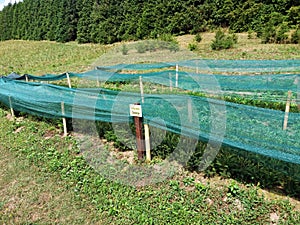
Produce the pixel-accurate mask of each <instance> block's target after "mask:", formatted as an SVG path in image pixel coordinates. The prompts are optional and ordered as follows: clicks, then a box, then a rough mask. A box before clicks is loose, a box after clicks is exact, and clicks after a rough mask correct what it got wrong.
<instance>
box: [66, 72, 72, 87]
mask: <svg viewBox="0 0 300 225" xmlns="http://www.w3.org/2000/svg"><path fill="white" fill-rule="evenodd" d="M67 80H68V85H69V88H72V86H71V80H70V75H69V73H67Z"/></svg>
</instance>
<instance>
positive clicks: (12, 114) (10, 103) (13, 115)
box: [8, 96, 15, 118]
mask: <svg viewBox="0 0 300 225" xmlns="http://www.w3.org/2000/svg"><path fill="white" fill-rule="evenodd" d="M8 100H9V107H10V112H11V116H12V118H14V117H15V112H14V108H13V106H12V101H11V97H10V96H8Z"/></svg>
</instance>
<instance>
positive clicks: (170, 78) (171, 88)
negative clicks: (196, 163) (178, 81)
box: [169, 73, 173, 91]
mask: <svg viewBox="0 0 300 225" xmlns="http://www.w3.org/2000/svg"><path fill="white" fill-rule="evenodd" d="M169 80H170V91H172V90H173V87H172V86H173V84H172V75H171V73H169Z"/></svg>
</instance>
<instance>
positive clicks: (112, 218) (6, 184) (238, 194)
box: [0, 33, 300, 224]
mask: <svg viewBox="0 0 300 225" xmlns="http://www.w3.org/2000/svg"><path fill="white" fill-rule="evenodd" d="M202 38H203V42H201V43H200V44H199V46H198V52H197V54H198V55H199V56H200V57H203V58H218V59H220V58H221V59H291V58H297V59H300V46H299V45H262V44H260V41H259V40H258V39H250V40H248V38H247V34H242V35H240V36H239V40H240V41H239V44H237V46H235V48H233V49H230V50H227V51H217V52H215V51H211V50H210V48H209V43H210V40H211V39H212V38H213V34H209V33H206V34H203V36H202ZM178 40H179V42H180V44H181V46H183V47H186V46H187V45H188V43H190V42H192V41H193V36H183V37H178ZM109 47H111V46H101V45H91V44H89V45H78V44H77V43H67V44H58V43H54V42H32V41H6V42H0V74H9V73H11V72H13V71H15V72H18V73H20V74H23V73H30V74H37V75H41V74H45V73H62V72H66V71H74V72H80V71H85V70H88V69H89V68H90V65H91V64H92V63H93V62H95V61H96V60H97V59H98V58H99V57H100V56H101V55H102V54H103V53H105V52H106V51H107V50H108V49H109ZM0 124H1V130H0V142H1V145H0V151H1V157H0V168H1V169H0V223H1V224H299V223H300V203H299V201H298V200H297V198H291V197H289V196H287V195H284V194H282V193H284V191H282V192H278V188H277V187H276V188H275V187H274V189H272V188H271V189H265V188H263V187H261V185H260V184H259V183H257V182H256V183H245V182H243V181H238V180H235V179H234V177H233V179H229V178H225V177H224V176H223V177H220V176H213V177H212V178H206V177H204V174H198V173H195V172H187V171H181V172H180V173H179V174H177V175H176V176H174V177H172V178H170V179H169V180H166V181H164V182H162V183H159V184H156V185H152V186H147V187H141V188H135V187H130V186H126V185H121V184H119V183H116V182H113V181H110V180H108V179H105V178H104V177H102V176H101V175H100V174H98V173H97V172H95V171H94V170H93V169H92V168H91V167H90V166H89V165H88V164H87V163H86V161H85V159H84V158H83V156H82V155H81V154H80V151H79V149H78V146H77V143H76V139H75V138H74V137H73V136H68V137H63V136H62V127H61V122H60V121H53V120H45V119H41V118H36V117H32V116H29V115H20V116H19V117H18V118H17V119H16V120H12V119H11V118H10V115H9V110H8V109H6V108H1V109H0ZM261 183H263V181H261ZM296 193H297V192H296ZM295 197H297V196H295Z"/></svg>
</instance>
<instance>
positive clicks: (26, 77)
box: [25, 74, 28, 82]
mask: <svg viewBox="0 0 300 225" xmlns="http://www.w3.org/2000/svg"><path fill="white" fill-rule="evenodd" d="M25 79H26V82H28V76H27V74H25Z"/></svg>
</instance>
